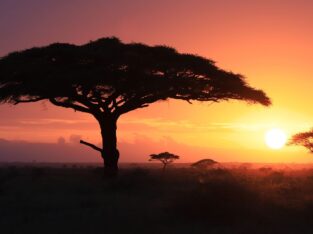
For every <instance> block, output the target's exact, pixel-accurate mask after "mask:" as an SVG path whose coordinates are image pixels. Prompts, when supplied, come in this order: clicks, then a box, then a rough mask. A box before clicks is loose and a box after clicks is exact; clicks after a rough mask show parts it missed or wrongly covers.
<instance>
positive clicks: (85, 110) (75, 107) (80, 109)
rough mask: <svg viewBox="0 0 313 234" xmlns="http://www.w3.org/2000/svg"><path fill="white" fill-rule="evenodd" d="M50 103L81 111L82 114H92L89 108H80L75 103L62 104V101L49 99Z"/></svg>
mask: <svg viewBox="0 0 313 234" xmlns="http://www.w3.org/2000/svg"><path fill="white" fill-rule="evenodd" d="M49 101H50V102H51V103H52V104H54V105H56V106H62V107H65V108H72V109H74V110H77V111H81V112H86V113H91V111H90V110H89V109H88V108H86V107H83V106H79V105H76V104H73V103H67V102H60V101H57V100H56V99H55V98H49Z"/></svg>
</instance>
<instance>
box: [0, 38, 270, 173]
mask: <svg viewBox="0 0 313 234" xmlns="http://www.w3.org/2000/svg"><path fill="white" fill-rule="evenodd" d="M169 98H172V99H180V100H185V101H187V102H191V101H211V102H219V101H223V100H230V99H235V100H242V101H245V102H248V103H260V104H262V105H265V106H267V105H270V99H269V98H268V97H267V96H266V94H265V93H264V92H263V91H262V90H259V89H255V88H252V87H250V86H249V85H248V84H247V82H246V80H245V78H244V77H243V76H242V75H240V74H235V73H232V72H228V71H224V70H222V69H220V68H218V67H217V66H216V65H215V64H214V62H213V61H212V60H209V59H206V58H203V57H200V56H196V55H191V54H182V53H178V52H177V51H176V50H175V49H173V48H170V47H167V46H147V45H144V44H140V43H130V44H126V43H122V42H121V41H120V40H119V39H117V38H102V39H99V40H97V41H93V42H90V43H87V44H84V45H73V44H66V43H54V44H51V45H49V46H45V47H36V48H31V49H27V50H24V51H18V52H13V53H10V54H8V55H7V56H5V57H2V58H1V59H0V102H1V103H13V104H18V103H25V102H36V101H40V100H48V101H50V102H51V103H52V104H54V105H56V106H61V107H65V108H72V109H74V110H76V111H81V112H86V113H90V114H92V115H93V116H94V117H95V118H96V120H97V121H98V122H99V125H100V128H101V133H102V140H103V146H102V148H99V147H97V146H94V145H92V144H91V143H86V142H84V141H83V142H82V143H83V144H86V145H88V146H91V147H92V148H94V149H96V150H98V151H100V152H101V155H102V157H103V159H104V163H105V165H106V167H111V168H116V169H117V160H118V157H119V153H118V150H117V149H116V122H117V119H118V118H119V116H120V115H122V114H124V113H127V112H129V111H132V110H135V109H137V108H142V107H147V106H148V105H149V104H151V103H154V102H156V101H159V100H166V99H169Z"/></svg>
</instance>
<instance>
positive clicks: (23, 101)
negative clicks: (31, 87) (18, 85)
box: [14, 98, 45, 105]
mask: <svg viewBox="0 0 313 234" xmlns="http://www.w3.org/2000/svg"><path fill="white" fill-rule="evenodd" d="M44 99H45V98H34V99H29V100H18V99H14V101H15V103H14V105H17V104H19V103H28V102H38V101H41V100H44Z"/></svg>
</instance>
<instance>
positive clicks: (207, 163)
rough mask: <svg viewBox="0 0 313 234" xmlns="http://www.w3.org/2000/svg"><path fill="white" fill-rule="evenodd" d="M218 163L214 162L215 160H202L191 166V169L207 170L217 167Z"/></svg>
mask: <svg viewBox="0 0 313 234" xmlns="http://www.w3.org/2000/svg"><path fill="white" fill-rule="evenodd" d="M217 164H218V162H216V161H214V160H213V159H202V160H200V161H197V162H195V163H193V164H191V167H193V168H196V169H199V170H206V169H208V168H212V167H214V166H215V165H217Z"/></svg>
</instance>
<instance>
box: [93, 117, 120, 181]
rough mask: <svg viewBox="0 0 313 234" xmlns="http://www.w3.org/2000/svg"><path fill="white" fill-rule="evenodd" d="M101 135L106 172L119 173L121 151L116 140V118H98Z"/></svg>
mask: <svg viewBox="0 0 313 234" xmlns="http://www.w3.org/2000/svg"><path fill="white" fill-rule="evenodd" d="M98 121H99V125H100V129H101V137H102V151H101V157H102V159H103V163H104V173H105V174H106V175H112V176H114V175H117V173H118V159H119V151H118V149H117V140H116V130H117V127H116V122H117V119H114V118H101V119H98Z"/></svg>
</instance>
